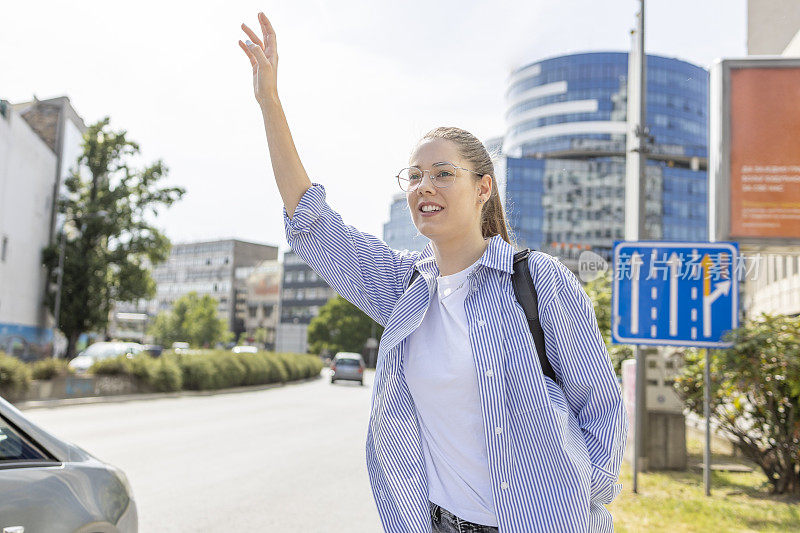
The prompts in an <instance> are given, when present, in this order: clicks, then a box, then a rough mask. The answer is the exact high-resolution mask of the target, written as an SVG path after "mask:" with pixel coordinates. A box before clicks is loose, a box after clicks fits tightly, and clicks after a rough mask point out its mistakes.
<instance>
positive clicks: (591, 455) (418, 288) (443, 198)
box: [239, 13, 627, 532]
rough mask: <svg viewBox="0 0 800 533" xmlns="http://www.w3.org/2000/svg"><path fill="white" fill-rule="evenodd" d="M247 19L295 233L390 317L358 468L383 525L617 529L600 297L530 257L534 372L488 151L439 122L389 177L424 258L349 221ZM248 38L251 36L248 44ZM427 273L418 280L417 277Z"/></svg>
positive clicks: (618, 431) (348, 291)
mask: <svg viewBox="0 0 800 533" xmlns="http://www.w3.org/2000/svg"><path fill="white" fill-rule="evenodd" d="M259 23H260V26H261V30H262V33H263V38H264V39H263V42H262V40H261V39H259V38H258V37H257V36H256V34H255V33H254V32H253V31H252V30H250V28H248V27H247V26H246V25H244V24H242V29H243V30H244V31H245V33H246V34H247V35H248V37H249V40H248V41H247V43H243V42H242V41H239V46H240V47H241V48H242V50H244V52H245V53H246V54H247V57H248V58H249V59H250V63H251V65H252V67H253V85H254V90H255V97H256V101H257V102H258V104H259V106H260V107H261V111H262V114H263V118H264V126H265V128H266V133H267V141H268V144H269V151H270V157H271V159H272V166H273V170H274V173H275V180H276V182H277V185H278V190H279V191H280V194H281V197H282V198H283V203H284V223H285V226H286V234H287V239H288V241H289V244H290V245H291V247H292V248H293V249H294V251H295V252H296V253H297V254H298V255H299V256H300V257H302V258H303V260H305V261H306V262H307V263H308V264H309V265H310V266H311V267H312V268H313V269H314V270H315V271H316V272H317V273H318V274H319V275H320V276H321V277H322V278H323V279H325V281H327V282H328V283H329V284H330V285H331V287H333V288H334V289H335V290H336V291H337V292H338V293H339V294H341V295H342V296H344V297H345V298H346V299H347V300H349V301H351V302H353V303H354V304H355V305H357V306H358V307H359V308H360V309H362V310H363V311H364V312H365V313H367V314H368V315H369V316H370V317H372V318H373V319H374V320H375V321H377V322H378V323H380V324H381V325H384V326H385V330H384V333H383V336H382V338H381V343H380V348H379V353H378V362H377V369H376V373H375V383H374V388H373V395H372V410H371V415H370V422H369V428H368V432H367V467H368V471H369V477H370V483H371V485H372V490H373V495H374V497H375V502H376V504H377V507H378V513H379V515H380V518H381V521H382V524H383V527H384V529H385V530H386V531H390V532H429V531H431V530H433V531H448V532H449V531H477V532H484V531H485V532H489V531H503V532H512V531H513V532H532V531H612V530H613V525H612V520H611V515H610V513H609V512H608V510H606V509H605V507H604V506H603V504H607V503H610V502H611V500H612V499H613V498H614V497H615V496H616V495H617V494H618V493H619V491H620V489H621V485H620V484H618V483H615V480H616V477H617V474H618V472H619V467H620V462H621V460H622V453H623V449H624V443H625V437H626V432H627V419H626V415H625V410H624V407H623V403H622V399H621V397H620V393H619V389H618V386H617V381H616V379H615V376H614V373H613V370H612V368H611V364H610V362H609V358H608V353H607V351H606V349H605V345H604V343H603V340H602V337H601V335H600V332H599V330H598V327H597V320H596V317H595V315H594V311H593V307H592V303H591V301H590V300H589V298H588V296H587V295H586V293H585V291H584V290H583V288H582V287H581V285H580V283H579V282H578V280H577V279H576V278H575V276H574V275H573V274H572V273H571V272H570V271H569V270H567V269H566V268H565V267H564V266H563V265H562V264H561V263H560V262H559V261H558V260H557V259H555V258H553V257H552V256H549V255H547V254H544V253H540V252H533V253H531V254H530V256H529V262H528V266H529V268H530V271H531V275H532V277H533V280H534V283H535V285H536V288H537V293H538V297H539V304H538V308H539V313H540V317H541V321H542V327H543V329H544V332H545V346H546V350H545V351H546V354H547V356H548V358H549V360H550V362H551V365H552V366H553V369H554V370H555V372H556V375H557V377H558V378H559V382H560V383H559V384H556V383H555V382H554V381H553V380H551V379H550V378H548V377H545V376H544V375H543V374H542V370H541V367H540V363H539V360H538V358H537V355H536V352H535V348H534V346H533V342H532V337H531V334H530V331H529V329H528V325H527V321H526V319H525V315H524V312H523V309H522V308H521V307H520V305H519V304H518V303H517V302H516V300H515V298H514V293H513V290H512V284H511V273H512V271H513V267H512V259H513V255H514V248H513V246H512V245H511V243H510V239H509V236H508V232H507V229H506V222H505V218H504V215H503V207H502V205H501V203H500V198H499V196H498V193H497V188H496V187H495V186H494V169H493V166H492V162H491V159H490V157H489V155H488V154H487V152H486V149H485V148H484V147H483V145H482V144H481V143H480V141H478V140H477V139H476V138H475V137H474V136H472V135H471V134H469V133H468V132H466V131H464V130H460V129H458V128H437V129H436V130H433V131H431V132H430V133H428V134H427V135H426V136H425V137H424V138H423V139H422V140H421V141H420V142H419V144H418V145H417V146H416V147H415V148H414V150H413V152H412V153H411V157H410V161H409V168H407V169H404V170H403V171H401V172H400V174H399V175H398V181H399V182H400V185H401V187H402V188H403V189H404V190H405V191H406V195H407V199H408V205H409V209H410V211H411V216H412V219H413V222H414V224H415V225H416V227H417V228H418V230H419V231H420V233H422V234H423V235H425V236H426V237H428V238H429V239H430V241H431V242H430V243H429V244H428V246H427V247H426V248H425V250H424V251H423V252H421V253H420V252H409V251H408V250H403V251H398V250H392V249H391V248H389V246H387V245H386V243H385V242H383V241H382V240H380V239H378V238H376V237H374V236H372V235H369V234H367V233H363V232H361V231H358V230H357V229H356V228H354V227H352V226H349V225H345V224H344V223H343V221H342V219H341V217H340V216H339V215H338V214H337V213H336V212H335V211H334V210H333V209H331V207H330V206H329V205H328V204H327V203H326V202H325V189H324V187H323V186H322V185H320V184H318V183H312V182H311V181H310V180H309V178H308V176H307V175H306V172H305V170H304V169H303V165H302V163H301V162H300V158H299V157H298V155H297V151H296V149H295V147H294V143H293V141H292V137H291V134H290V132H289V127H288V125H287V123H286V118H285V116H284V114H283V111H282V108H281V104H280V100H279V98H278V92H277V85H276V80H277V66H278V53H277V46H276V40H275V32H274V30H273V28H272V26H271V24H270V22H269V20H267V17H266V16H265V15H264V14H263V13H259ZM251 40H252V42H251ZM414 271H418V272H419V275H418V277H417V278H416V279H415V280H414V282H413V283H411V284H410V286H409V282H410V280H411V277H412V274H413V273H414Z"/></svg>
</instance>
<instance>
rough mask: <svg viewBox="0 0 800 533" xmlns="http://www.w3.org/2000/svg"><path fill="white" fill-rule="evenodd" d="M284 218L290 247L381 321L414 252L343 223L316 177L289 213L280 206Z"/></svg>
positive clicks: (389, 310) (398, 292)
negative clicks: (290, 214)
mask: <svg viewBox="0 0 800 533" xmlns="http://www.w3.org/2000/svg"><path fill="white" fill-rule="evenodd" d="M283 221H284V226H285V229H286V240H287V242H288V243H289V246H291V248H292V250H294V251H295V253H297V255H298V256H300V258H302V259H303V261H305V262H306V263H307V264H308V265H309V266H310V267H311V268H312V269H313V270H314V271H315V272H316V273H317V274H319V275H320V277H321V278H322V279H324V280H325V281H326V282H327V283H328V285H330V286H331V287H332V288H333V289H334V290H335V291H336V292H337V293H339V294H340V295H342V296H343V297H344V298H345V299H347V300H348V301H350V302H351V303H353V304H354V305H355V306H356V307H358V308H359V309H361V310H362V311H364V312H365V313H366V314H367V315H369V316H370V317H371V318H372V319H373V320H375V321H376V322H378V323H379V324H381V325H383V326H385V325H386V323H387V322H388V320H389V316H390V315H391V313H392V310H393V309H394V305H395V303H396V302H397V300H398V298H399V297H400V296H401V295H402V293H403V285H402V281H403V278H404V275H405V273H406V272H407V271H408V270H410V269H411V268H412V267H413V265H414V262H415V261H416V260H417V258H418V257H419V252H414V251H408V250H393V249H392V248H391V247H389V245H387V244H386V243H385V242H384V241H383V240H381V239H379V238H378V237H375V236H374V235H371V234H369V233H365V232H362V231H359V230H357V229H356V228H354V227H353V226H350V225H347V224H345V223H344V222H343V221H342V217H341V216H340V215H339V214H338V213H337V212H335V211H334V210H333V209H331V207H330V206H329V205H328V204H327V202H326V201H325V187H323V186H322V185H321V184H319V183H312V185H311V187H310V188H309V189H308V190H306V192H305V193H304V194H303V196H302V197H301V198H300V202H299V203H298V204H297V208H295V211H294V213H293V216H292V217H291V218H290V217H289V215H288V213H287V211H286V207H284V208H283Z"/></svg>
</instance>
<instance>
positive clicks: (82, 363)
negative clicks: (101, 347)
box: [69, 355, 94, 370]
mask: <svg viewBox="0 0 800 533" xmlns="http://www.w3.org/2000/svg"><path fill="white" fill-rule="evenodd" d="M92 364H94V357H89V356H88V355H79V356H78V357H76V358H75V359H73V360H72V361H70V362H69V367H70V368H74V369H76V370H89V367H90V366H92Z"/></svg>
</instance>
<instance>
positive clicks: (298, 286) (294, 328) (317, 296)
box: [275, 250, 336, 353]
mask: <svg viewBox="0 0 800 533" xmlns="http://www.w3.org/2000/svg"><path fill="white" fill-rule="evenodd" d="M334 296H336V292H335V291H334V290H333V289H331V288H330V287H329V286H328V284H327V282H326V281H325V280H324V279H322V278H320V277H319V276H318V275H317V273H316V272H314V271H313V270H312V269H311V267H309V266H308V265H307V264H306V263H305V261H303V260H302V259H301V258H300V257H299V256H298V255H297V254H296V253H294V252H293V251H292V250H289V251H287V252H286V253H284V254H283V283H282V285H281V303H280V323H279V324H278V330H277V336H276V346H275V351H278V352H295V353H306V352H307V351H308V324H309V323H310V322H311V319H312V318H314V317H315V316H317V315H318V314H319V309H320V307H322V306H323V305H325V304H326V303H327V302H328V300H330V299H331V298H333V297H334Z"/></svg>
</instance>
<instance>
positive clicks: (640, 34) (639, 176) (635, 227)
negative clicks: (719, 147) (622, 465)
mask: <svg viewBox="0 0 800 533" xmlns="http://www.w3.org/2000/svg"><path fill="white" fill-rule="evenodd" d="M644 2H645V0H639V12H638V13H637V14H636V29H635V30H634V31H633V32H632V39H631V52H630V55H629V56H628V116H627V122H628V129H627V136H626V165H625V167H626V168H625V240H626V241H640V240H645V239H647V227H646V225H645V222H646V218H647V217H646V214H647V211H646V202H645V175H646V174H645V168H646V166H647V155H646V151H647V142H646V140H647V137H648V134H647V112H646V110H647V107H646V95H647V65H646V61H647V57H646V54H645V48H644ZM639 275H641V274H639ZM633 351H634V356H635V358H636V404H635V418H634V420H635V428H634V442H633V492H635V493H638V492H639V484H638V477H639V470H640V469H643V470H646V469H647V451H646V448H645V443H646V441H645V438H644V437H645V433H646V431H647V429H646V421H645V417H646V416H647V405H646V404H645V402H646V395H645V386H646V380H647V376H646V372H647V368H646V367H647V364H646V361H645V358H646V354H645V352H644V351H643V350H642V348H641V346H640V345H638V344H637V345H635V346H634V350H633Z"/></svg>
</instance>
